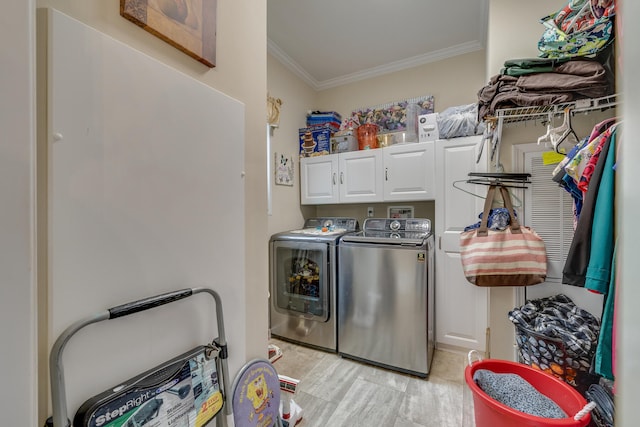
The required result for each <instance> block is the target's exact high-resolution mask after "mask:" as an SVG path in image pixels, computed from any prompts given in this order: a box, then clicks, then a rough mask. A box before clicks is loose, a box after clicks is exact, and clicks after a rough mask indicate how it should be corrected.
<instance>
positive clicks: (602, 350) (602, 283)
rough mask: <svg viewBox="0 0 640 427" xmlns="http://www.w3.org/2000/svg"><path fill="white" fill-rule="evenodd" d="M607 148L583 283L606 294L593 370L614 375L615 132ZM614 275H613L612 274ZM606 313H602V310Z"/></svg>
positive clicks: (609, 376) (599, 373)
mask: <svg viewBox="0 0 640 427" xmlns="http://www.w3.org/2000/svg"><path fill="white" fill-rule="evenodd" d="M609 144H610V146H609V151H608V153H607V157H606V160H605V164H604V169H603V171H602V177H601V178H600V186H599V187H598V196H597V199H596V204H595V208H594V212H593V226H592V229H591V254H590V257H589V265H588V267H587V275H586V280H585V284H584V287H585V288H587V289H591V290H594V291H596V292H599V293H601V294H604V295H605V306H604V309H603V317H602V322H601V326H600V335H599V337H598V348H597V349H596V360H595V362H596V363H595V364H596V366H595V371H596V373H597V374H598V375H602V376H603V377H605V378H608V379H613V367H612V354H611V348H612V345H611V340H612V338H613V336H612V331H613V325H612V322H613V316H612V314H613V303H614V300H615V295H614V293H612V292H611V288H612V287H613V286H614V283H613V281H612V280H611V278H612V275H613V270H614V268H613V265H614V247H615V230H614V196H615V171H614V168H613V166H614V165H615V160H616V133H615V132H614V133H613V134H612V135H611V141H610V143H609ZM614 277H615V276H614ZM607 312H609V315H608V316H606V317H605V315H604V314H605V313H607Z"/></svg>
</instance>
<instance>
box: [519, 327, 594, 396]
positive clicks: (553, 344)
mask: <svg viewBox="0 0 640 427" xmlns="http://www.w3.org/2000/svg"><path fill="white" fill-rule="evenodd" d="M515 329H516V343H517V344H518V354H519V355H520V357H521V358H522V361H523V362H524V363H526V364H527V365H529V366H531V367H532V368H534V369H538V370H540V371H543V372H546V373H547V374H550V375H553V376H555V377H557V378H559V379H561V380H563V381H565V382H566V383H568V384H569V385H571V386H573V387H575V388H576V389H577V390H578V391H579V392H581V393H583V394H584V392H585V391H586V390H587V389H588V388H589V386H590V385H591V384H594V383H597V382H598V377H597V376H596V375H593V374H591V373H590V367H591V359H592V358H593V355H594V354H595V349H596V342H594V343H593V347H592V350H591V352H589V353H588V354H582V355H581V354H578V353H576V352H572V351H571V350H570V349H569V348H568V347H567V346H566V345H565V344H564V343H563V342H562V340H561V339H559V338H552V337H548V336H545V335H542V334H539V333H536V332H534V331H530V330H528V329H526V328H523V327H522V326H521V325H518V324H516V325H515Z"/></svg>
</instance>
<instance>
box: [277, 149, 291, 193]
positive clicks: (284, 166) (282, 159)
mask: <svg viewBox="0 0 640 427" xmlns="http://www.w3.org/2000/svg"><path fill="white" fill-rule="evenodd" d="M275 162H276V169H275V170H276V184H277V185H287V186H289V187H292V186H293V168H294V165H293V156H285V155H284V154H278V153H275Z"/></svg>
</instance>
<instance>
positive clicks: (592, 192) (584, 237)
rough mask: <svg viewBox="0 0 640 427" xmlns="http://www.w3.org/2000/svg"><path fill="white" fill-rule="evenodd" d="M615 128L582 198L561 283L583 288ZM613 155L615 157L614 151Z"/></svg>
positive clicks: (605, 144) (604, 146) (607, 140)
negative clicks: (595, 216)
mask: <svg viewBox="0 0 640 427" xmlns="http://www.w3.org/2000/svg"><path fill="white" fill-rule="evenodd" d="M615 133H616V128H613V130H612V132H611V137H610V138H607V139H606V140H605V141H604V145H603V146H602V150H601V152H600V156H599V158H598V162H597V163H596V165H595V168H594V170H593V174H592V176H591V180H590V184H589V188H588V190H587V192H586V194H585V196H584V200H583V204H582V210H581V212H580V216H579V218H578V222H577V226H576V229H575V233H574V236H573V240H572V241H571V246H570V248H569V253H568V255H567V260H566V262H565V265H564V269H563V271H562V283H565V284H568V285H573V286H581V287H584V284H585V280H586V274H587V268H588V265H589V259H590V256H591V248H592V242H591V233H592V229H593V221H594V211H595V206H596V200H597V197H598V193H599V187H600V180H601V178H602V176H603V173H604V169H605V162H606V160H607V156H608V153H609V150H610V145H611V141H612V140H614V139H615V138H614V136H615ZM613 151H614V155H615V149H614V150H613Z"/></svg>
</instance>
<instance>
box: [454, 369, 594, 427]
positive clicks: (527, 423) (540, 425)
mask: <svg viewBox="0 0 640 427" xmlns="http://www.w3.org/2000/svg"><path fill="white" fill-rule="evenodd" d="M469 359H470V361H471V358H469ZM478 369H486V370H489V371H491V372H494V373H498V374H517V375H520V376H521V377H522V378H524V379H525V380H526V381H528V382H529V384H531V385H532V386H533V387H535V389H536V390H538V391H539V392H540V393H542V394H544V395H545V396H547V397H548V398H549V399H551V400H553V401H554V402H555V403H556V404H557V405H558V406H559V407H560V409H562V410H563V411H564V412H565V413H566V414H567V415H568V417H567V418H542V417H536V416H533V415H529V414H526V413H524V412H520V411H518V410H516V409H513V408H510V407H509V406H506V405H504V404H502V403H500V402H498V401H497V400H495V399H493V398H492V397H490V396H489V395H488V394H486V393H485V392H484V391H482V389H481V388H480V387H479V386H478V385H477V384H476V383H475V381H473V374H474V373H475V372H476V371H477V370H478ZM464 377H465V380H466V382H467V385H468V386H469V388H470V389H471V392H472V394H473V407H474V412H475V420H476V427H513V426H518V427H584V426H586V425H588V424H589V422H590V420H591V415H590V414H589V413H587V414H586V415H584V416H583V417H582V418H581V419H579V420H575V419H574V415H575V414H577V413H578V412H579V411H581V410H582V409H583V408H584V407H585V405H586V404H587V401H586V400H585V398H584V397H583V396H582V395H581V394H580V393H578V392H577V391H576V390H575V389H574V388H573V387H571V386H570V385H568V384H567V383H565V382H563V381H560V380H559V379H557V378H555V377H553V376H551V375H549V374H546V373H544V372H542V371H538V370H536V369H533V368H531V367H530V366H527V365H524V364H522V363H515V362H509V361H506V360H491V359H489V360H480V361H476V362H474V363H470V364H469V365H468V366H467V367H466V368H465V371H464Z"/></svg>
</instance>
